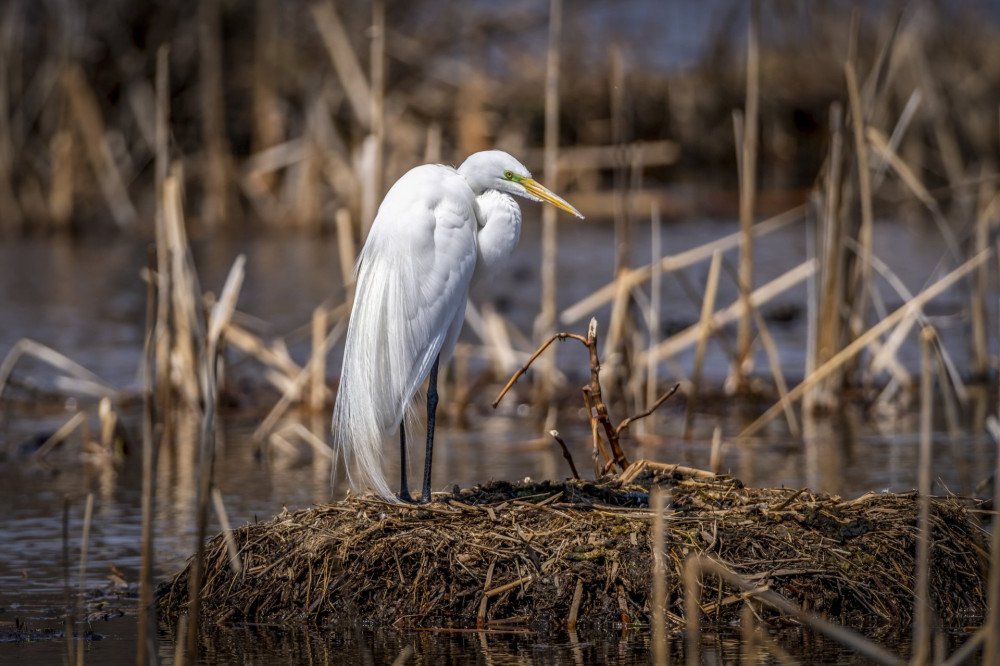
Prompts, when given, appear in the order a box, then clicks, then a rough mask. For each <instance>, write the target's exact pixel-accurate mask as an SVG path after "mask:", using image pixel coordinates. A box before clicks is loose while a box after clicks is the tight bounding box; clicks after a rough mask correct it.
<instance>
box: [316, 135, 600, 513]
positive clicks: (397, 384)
mask: <svg viewBox="0 0 1000 666" xmlns="http://www.w3.org/2000/svg"><path fill="white" fill-rule="evenodd" d="M511 195H517V196H521V197H525V198H528V199H533V200H535V201H546V202H549V203H551V204H553V205H555V206H557V207H559V208H562V209H563V210H566V211H568V212H570V213H573V214H574V215H577V216H578V217H583V216H582V215H580V213H579V212H578V211H577V210H576V209H575V208H573V207H572V206H570V205H569V204H568V203H567V202H566V201H565V200H563V199H561V198H560V197H558V196H556V195H555V194H553V193H552V192H550V191H549V190H547V189H546V188H545V187H543V186H542V185H541V184H540V183H537V182H536V181H534V180H533V179H532V178H531V174H530V173H529V172H528V170H527V169H526V168H525V167H524V166H523V165H522V164H521V163H520V162H518V161H517V160H515V159H514V158H513V157H511V156H510V155H508V154H507V153H504V152H501V151H498V150H491V151H485V152H480V153H475V154H474V155H471V156H469V158H468V159H466V161H465V162H464V163H463V164H462V166H460V167H459V168H458V169H454V168H452V167H448V166H443V165H440V164H436V165H424V166H419V167H416V168H414V169H412V170H410V171H409V172H407V173H406V174H405V175H403V177H402V178H400V179H399V180H398V181H397V182H396V184H395V185H393V186H392V188H391V189H390V190H389V192H388V193H387V194H386V196H385V199H384V200H383V202H382V205H381V206H380V207H379V210H378V215H377V216H376V217H375V221H374V222H373V223H372V227H371V231H370V232H369V234H368V239H367V241H366V242H365V246H364V248H363V249H362V250H361V255H360V256H359V257H358V263H357V266H356V267H355V277H356V281H357V286H356V289H355V294H354V307H353V309H352V311H351V320H350V325H349V326H348V329H347V341H346V344H345V347H344V363H343V370H342V372H341V377H340V388H339V389H338V393H337V403H336V406H335V408H334V411H333V442H334V447H335V449H337V451H338V452H339V454H340V455H342V456H343V457H344V458H345V460H346V461H347V469H348V475H349V477H350V479H351V482H352V485H354V486H356V487H361V488H367V489H371V490H373V491H375V492H376V493H377V494H378V495H380V496H382V497H384V498H392V496H393V495H392V492H391V490H390V489H389V486H388V484H387V482H386V479H385V475H384V474H383V472H382V444H383V439H384V438H385V436H386V435H388V434H391V433H393V432H395V430H396V428H400V458H401V460H400V466H401V472H400V475H401V483H400V494H399V496H400V499H403V500H405V501H410V499H411V498H410V496H409V492H408V490H407V485H406V439H405V437H406V436H405V426H404V425H403V422H404V419H405V418H406V414H407V411H408V410H409V409H410V408H411V406H412V403H413V398H414V396H415V395H416V393H417V391H418V389H419V388H420V385H421V384H422V383H423V381H424V379H425V378H426V377H427V376H428V375H430V384H429V386H428V390H427V431H428V432H427V455H426V458H425V463H424V485H423V495H422V501H427V500H429V499H430V467H431V450H432V446H433V436H434V415H435V409H436V406H437V368H438V364H439V362H441V361H444V362H447V361H448V359H449V358H450V357H451V353H452V351H453V350H454V348H455V341H456V340H457V339H458V334H459V332H460V331H461V329H462V323H463V321H464V319H465V303H466V298H467V297H468V293H469V285H470V284H471V282H472V281H473V278H474V276H476V277H478V276H479V275H480V274H481V273H483V272H484V271H489V270H490V269H493V268H496V267H497V266H499V265H501V264H502V263H503V262H504V260H506V259H507V257H508V256H509V255H510V253H511V251H513V249H514V246H516V245H517V241H518V237H519V235H520V232H521V209H520V208H519V207H518V205H517V202H516V201H515V200H514V198H513V196H511Z"/></svg>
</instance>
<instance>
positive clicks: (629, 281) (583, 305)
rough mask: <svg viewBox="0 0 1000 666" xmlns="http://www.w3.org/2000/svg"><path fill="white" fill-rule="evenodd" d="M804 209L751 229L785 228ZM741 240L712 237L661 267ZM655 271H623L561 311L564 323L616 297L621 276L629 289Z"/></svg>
mask: <svg viewBox="0 0 1000 666" xmlns="http://www.w3.org/2000/svg"><path fill="white" fill-rule="evenodd" d="M804 210H805V208H804V207H803V206H797V207H795V208H792V209H790V210H787V211H785V212H784V213H781V214H779V215H775V216H774V217H772V218H770V219H769V220H765V221H764V222H761V223H760V224H755V225H754V226H753V230H752V232H751V233H752V234H753V236H754V237H755V238H757V237H760V236H766V235H767V234H770V233H773V232H775V231H778V230H780V229H784V228H785V227H787V226H789V225H790V224H792V223H793V222H797V221H799V220H801V219H802V215H803V212H804ZM739 242H740V233H739V232H736V233H733V234H729V235H728V236H723V237H722V238H719V239H716V240H714V241H709V242H708V243H705V244H704V245H699V246H698V247H694V248H691V249H690V250H685V251H683V252H679V253H678V254H672V255H667V256H665V257H663V258H661V259H660V260H659V270H660V271H662V272H663V273H670V272H673V271H678V270H681V269H683V268H687V267H688V266H691V265H692V264H696V263H698V262H701V261H704V260H706V259H710V258H711V257H712V254H713V253H714V252H715V251H716V250H721V251H723V252H725V251H726V250H729V249H731V248H733V247H736V246H737V245H738V244H739ZM652 275H653V266H652V264H650V265H648V266H642V267H639V268H634V269H632V270H630V271H628V272H627V273H625V274H623V275H619V276H618V277H617V278H615V280H613V281H612V282H610V283H608V284H606V285H604V286H603V287H601V288H599V289H597V290H596V291H594V292H593V293H591V294H590V295H589V296H587V297H585V298H583V299H581V300H580V301H578V302H576V303H574V304H573V305H571V306H569V307H568V308H566V309H565V310H563V311H562V314H560V315H559V322H560V323H562V324H574V323H576V322H578V321H580V320H581V319H583V318H584V317H586V316H588V315H590V314H591V313H592V312H593V311H594V310H596V309H597V308H599V307H601V306H602V305H604V304H605V303H608V302H610V301H611V300H613V299H614V297H615V294H617V293H618V289H619V280H624V281H625V285H626V286H627V287H628V288H629V289H632V288H633V287H636V286H638V285H640V284H642V283H643V282H645V281H646V280H649V279H650V278H651V277H652Z"/></svg>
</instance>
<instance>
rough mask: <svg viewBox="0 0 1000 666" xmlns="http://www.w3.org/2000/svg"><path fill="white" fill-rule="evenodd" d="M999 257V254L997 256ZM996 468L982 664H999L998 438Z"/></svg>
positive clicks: (997, 440) (999, 249) (999, 245)
mask: <svg viewBox="0 0 1000 666" xmlns="http://www.w3.org/2000/svg"><path fill="white" fill-rule="evenodd" d="M997 252H998V253H1000V241H998V242H997ZM998 256H1000V254H998ZM997 416H998V417H1000V404H998V405H997ZM994 441H995V443H996V450H997V454H996V468H995V469H994V471H993V511H994V512H995V513H994V514H993V537H992V539H991V540H990V573H989V579H988V585H989V587H988V589H987V595H986V598H987V607H988V608H989V615H988V616H987V618H986V623H985V624H986V626H985V627H984V628H983V630H984V631H986V645H985V647H984V648H983V663H984V664H996V663H998V662H1000V438H997V437H995V438H994Z"/></svg>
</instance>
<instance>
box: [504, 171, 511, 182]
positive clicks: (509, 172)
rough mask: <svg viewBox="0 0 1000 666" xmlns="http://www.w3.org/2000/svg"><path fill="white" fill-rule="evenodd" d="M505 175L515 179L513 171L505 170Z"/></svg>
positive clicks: (509, 178)
mask: <svg viewBox="0 0 1000 666" xmlns="http://www.w3.org/2000/svg"><path fill="white" fill-rule="evenodd" d="M503 177H504V178H506V179H507V180H514V173H513V172H512V171H504V172H503Z"/></svg>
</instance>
